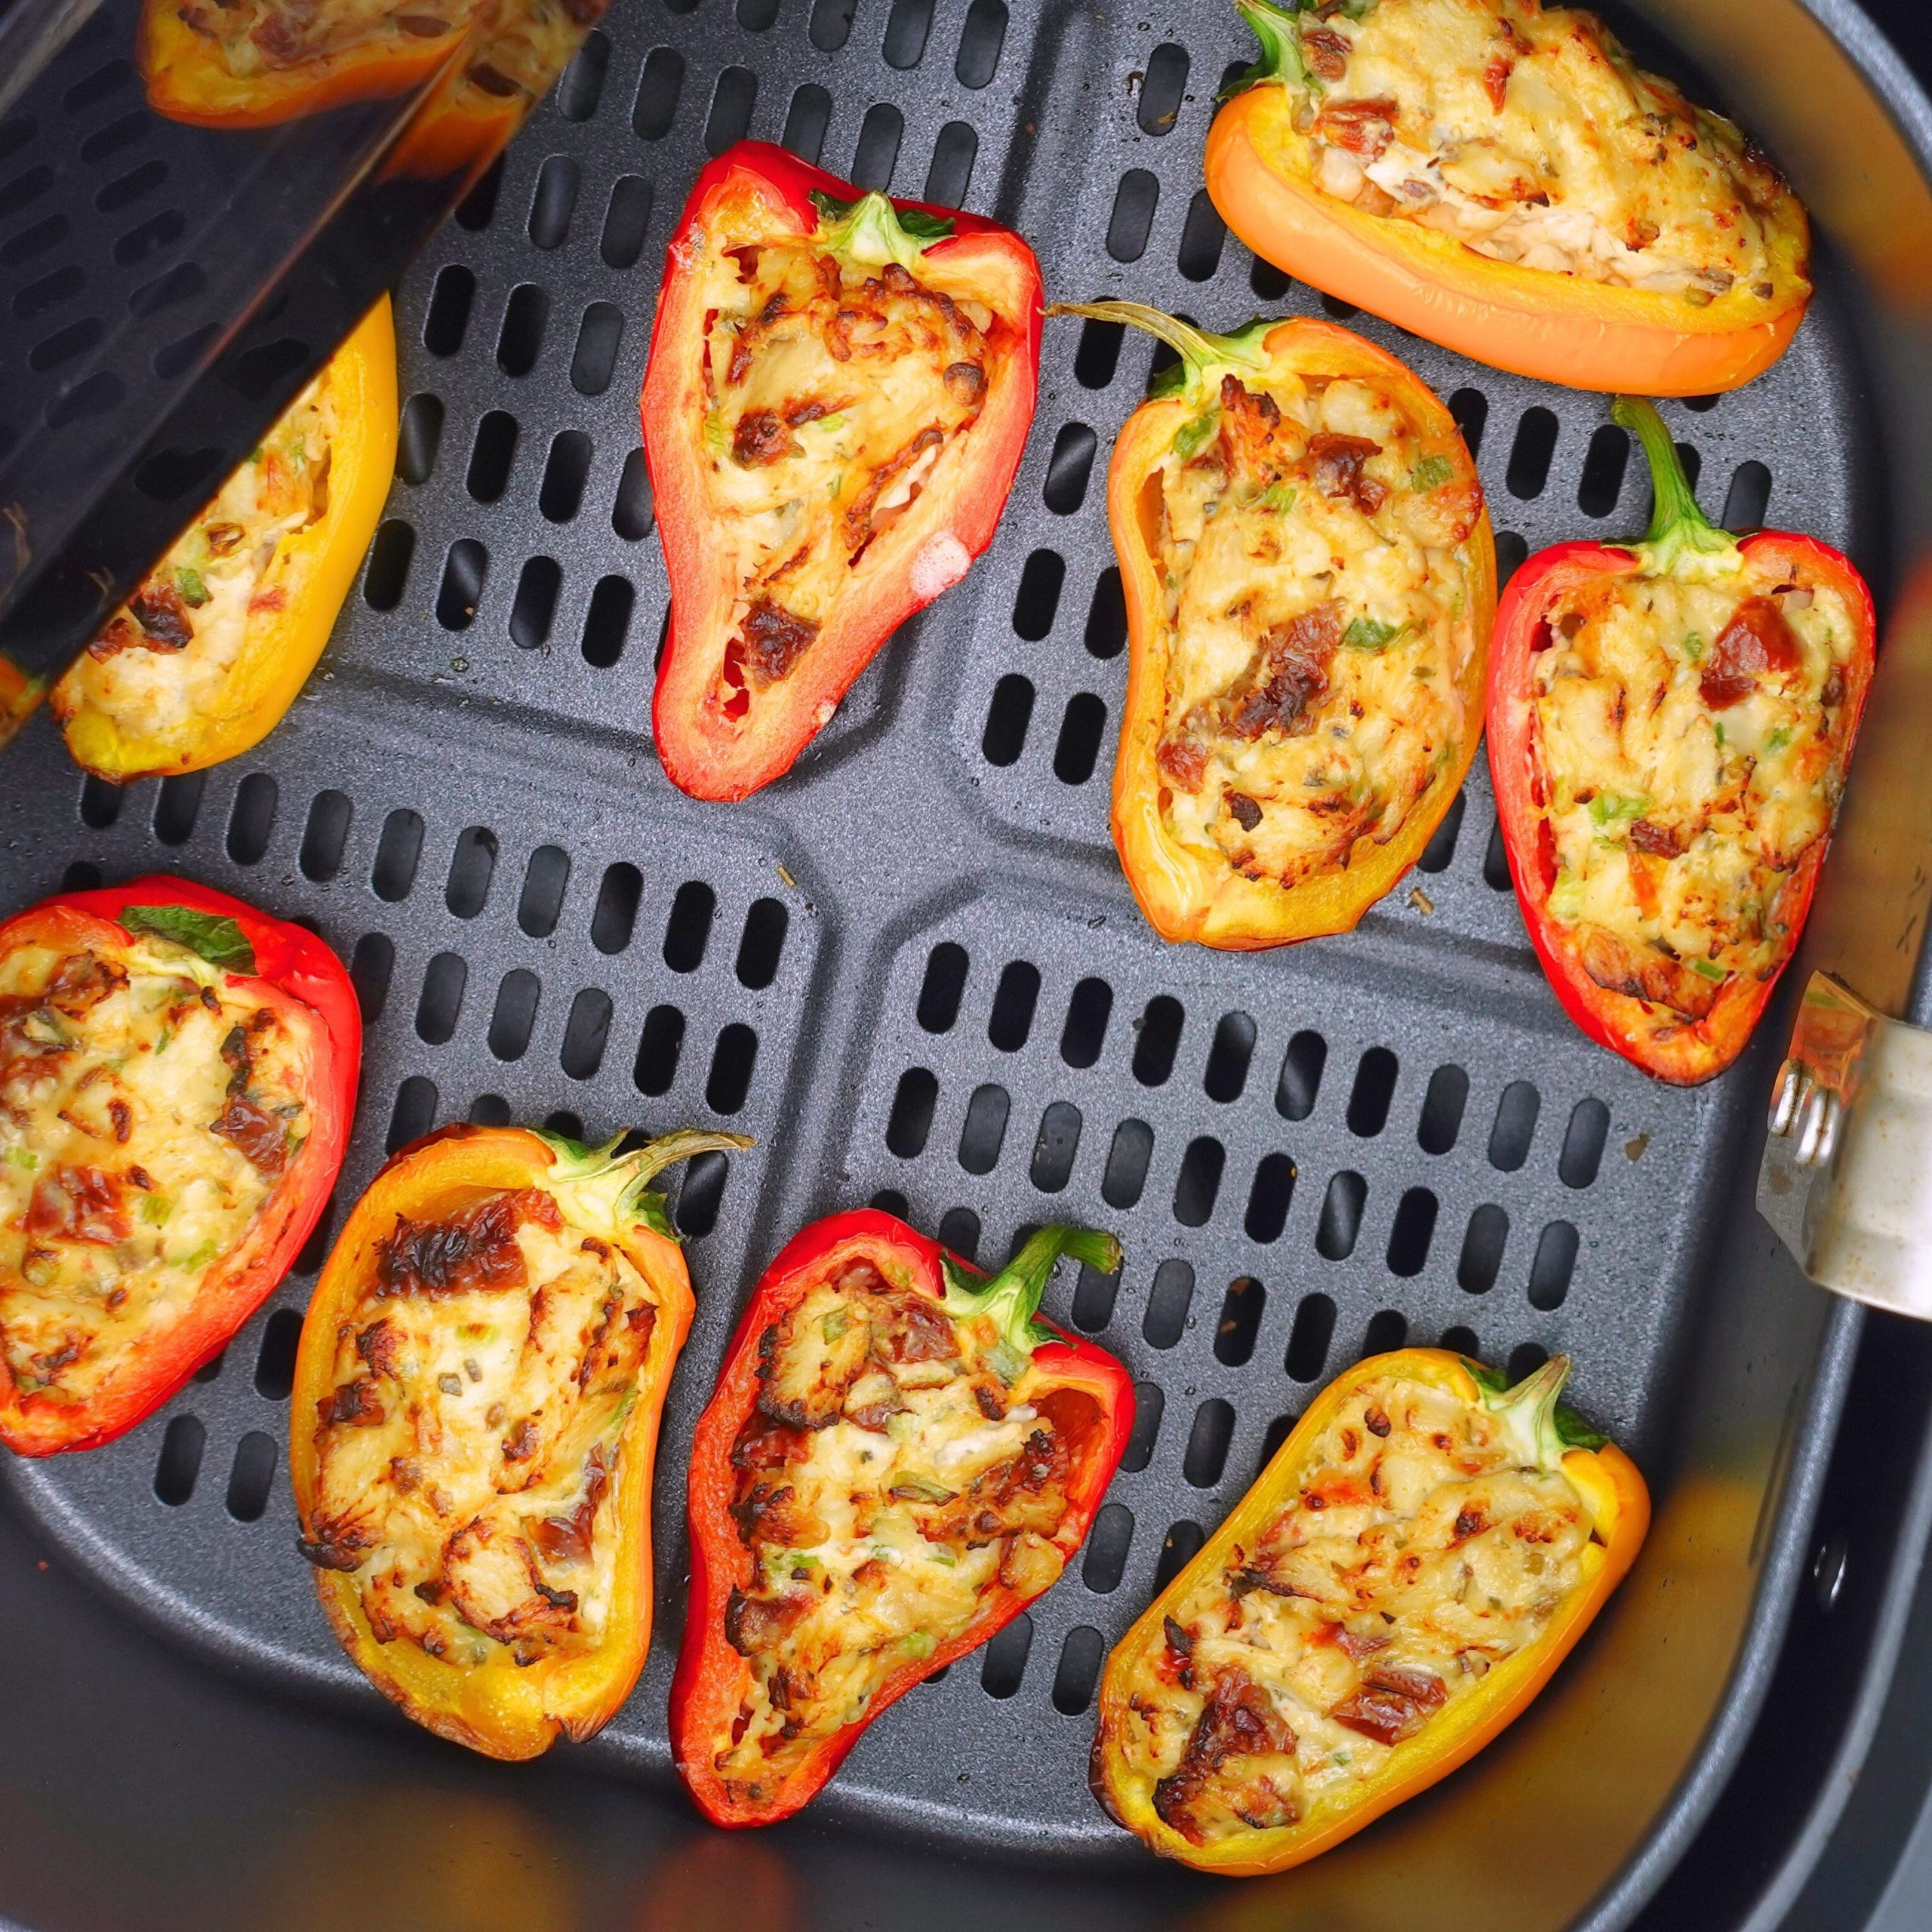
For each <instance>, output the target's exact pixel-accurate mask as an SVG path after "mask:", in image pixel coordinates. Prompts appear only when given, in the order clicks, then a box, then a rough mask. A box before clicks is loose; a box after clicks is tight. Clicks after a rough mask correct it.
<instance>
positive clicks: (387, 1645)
mask: <svg viewBox="0 0 1932 1932" xmlns="http://www.w3.org/2000/svg"><path fill="white" fill-rule="evenodd" d="M618 1145H619V1143H618V1142H617V1141H613V1142H611V1143H610V1144H609V1145H608V1146H604V1147H600V1148H595V1149H586V1148H584V1147H582V1146H579V1145H577V1143H575V1142H574V1141H570V1140H563V1139H561V1138H560V1137H558V1136H557V1135H555V1134H543V1133H538V1132H536V1131H532V1130H531V1129H528V1128H508V1127H506V1128H475V1127H453V1128H445V1130H444V1131H441V1133H438V1134H431V1135H430V1136H429V1137H428V1138H427V1139H426V1140H419V1141H417V1143H415V1144H414V1146H411V1147H408V1148H405V1149H404V1150H403V1151H402V1152H401V1153H400V1154H398V1155H396V1157H395V1158H394V1159H393V1160H392V1161H390V1162H389V1164H388V1165H387V1166H386V1168H383V1171H382V1172H381V1173H380V1174H378V1175H377V1177H376V1179H375V1180H374V1183H372V1184H371V1187H370V1189H369V1191H368V1193H366V1194H365V1195H363V1197H362V1198H361V1200H360V1201H358V1202H357V1203H356V1205H355V1211H354V1212H353V1213H352V1214H351V1215H350V1216H349V1220H348V1221H347V1223H346V1225H345V1226H344V1227H343V1231H342V1233H341V1235H340V1238H338V1239H337V1242H336V1244H335V1247H334V1251H333V1252H332V1253H331V1255H330V1257H329V1259H328V1265H327V1266H325V1268H324V1269H323V1271H322V1275H321V1280H320V1281H318V1283H317V1284H316V1287H315V1299H314V1300H313V1301H312V1302H311V1303H310V1304H309V1315H308V1319H307V1321H306V1322H305V1323H304V1324H303V1329H302V1346H301V1349H300V1352H299V1353H298V1355H297V1358H296V1367H295V1387H294V1412H293V1414H292V1415H291V1418H290V1440H289V1472H290V1474H291V1477H292V1478H293V1481H294V1490H295V1507H296V1510H297V1515H299V1516H300V1519H301V1537H300V1549H301V1551H302V1554H303V1555H304V1556H306V1558H308V1559H309V1562H310V1563H312V1564H313V1565H314V1566H315V1589H316V1592H317V1594H318V1596H319V1597H320V1598H321V1604H322V1609H323V1611H324V1613H325V1614H326V1615H327V1617H328V1620H329V1623H330V1625H331V1627H332V1628H333V1629H334V1632H335V1633H336V1635H337V1636H338V1637H339V1638H340V1639H341V1640H342V1645H343V1649H345V1650H346V1651H348V1653H349V1655H350V1657H352V1658H353V1659H354V1660H355V1662H356V1663H357V1664H358V1666H360V1667H361V1669H362V1670H363V1671H364V1672H365V1673H366V1674H367V1675H368V1678H369V1679H370V1681H371V1682H372V1683H373V1684H374V1685H375V1686H376V1687H377V1690H380V1691H381V1692H382V1693H383V1695H384V1696H385V1697H388V1698H389V1699H391V1700H392V1701H393V1702H395V1703H397V1704H398V1705H400V1706H401V1708H402V1709H404V1710H405V1712H407V1713H408V1715H410V1716H411V1717H412V1718H414V1719H415V1720H416V1721H417V1723H418V1724H423V1725H424V1726H426V1727H427V1728H428V1729H429V1730H433V1731H435V1733H436V1734H437V1735H438V1737H447V1738H448V1739H450V1740H451V1741H452V1742H453V1743H458V1744H466V1745H468V1746H469V1747H470V1748H471V1749H472V1750H475V1751H481V1752H485V1754H486V1755H488V1756H490V1757H492V1758H534V1757H535V1756H537V1755H538V1754H539V1753H540V1752H542V1751H543V1750H545V1749H547V1748H548V1747H549V1744H550V1743H551V1740H552V1739H553V1738H554V1737H555V1736H556V1734H557V1733H558V1731H559V1730H561V1731H562V1732H564V1733H565V1735H566V1736H568V1737H570V1738H571V1739H572V1740H574V1741H578V1742H581V1740H583V1739H584V1738H586V1737H589V1736H590V1735H591V1734H592V1733H593V1732H595V1731H596V1730H598V1729H599V1728H600V1727H601V1726H602V1725H603V1724H605V1722H607V1721H608V1719H609V1718H611V1715H612V1714H613V1713H614V1712H615V1711H616V1710H617V1707H618V1706H620V1704H622V1703H623V1701H624V1700H625V1698H626V1697H628V1696H629V1694H630V1690H631V1686H632V1684H635V1682H636V1681H637V1675H638V1672H639V1671H640V1670H641V1669H642V1668H643V1666H644V1657H645V1651H646V1650H647V1649H648V1647H649V1646H650V1642H651V1472H652V1466H653V1463H654V1460H655V1457H656V1453H657V1426H658V1420H659V1417H660V1415H661V1414H663V1407H664V1397H665V1394H666V1391H667V1389H669V1385H670V1380H671V1371H672V1368H673V1367H674V1366H675V1364H676V1362H677V1359H678V1351H679V1350H680V1349H681V1348H682V1347H683V1346H684V1343H685V1335H686V1334H687V1332H688V1331H689V1329H690V1327H691V1313H692V1306H693V1304H692V1300H691V1277H690V1275H689V1274H688V1272H687V1271H686V1269H685V1257H684V1254H683V1251H681V1249H680V1247H678V1238H677V1235H676V1234H675V1232H674V1231H673V1229H672V1225H671V1222H670V1219H669V1215H668V1214H667V1213H666V1208H665V1204H664V1201H663V1198H662V1197H661V1196H660V1195H657V1194H655V1193H653V1192H651V1190H650V1183H651V1180H652V1178H653V1177H654V1176H655V1175H657V1174H658V1173H660V1171H662V1170H663V1168H666V1167H667V1166H669V1164H671V1163H672V1162H673V1161H681V1160H685V1159H688V1158H690V1157H691V1155H696V1154H701V1153H704V1152H709V1151H712V1150H719V1151H722V1150H724V1149H731V1148H743V1147H746V1146H749V1145H750V1143H749V1141H747V1140H745V1139H744V1138H743V1137H742V1136H741V1135H737V1134H700V1133H696V1132H691V1133H681V1134H669V1135H666V1137H663V1139H661V1140H654V1141H651V1142H650V1143H648V1144H647V1145H645V1146H642V1147H641V1148H639V1149H638V1150H637V1151H636V1152H634V1153H631V1154H620V1153H618V1152H617V1146H618Z"/></svg>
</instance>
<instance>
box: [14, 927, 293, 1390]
mask: <svg viewBox="0 0 1932 1932" xmlns="http://www.w3.org/2000/svg"><path fill="white" fill-rule="evenodd" d="M298 1024H299V1023H298ZM311 1071H312V1041H310V1040H309V1038H306V1037H303V1036H302V1035H299V1034H298V1033H297V1032H296V1031H295V1030H294V1027H293V1026H292V1025H291V1021H290V1020H289V1019H288V1017H286V1015H285V1014H284V1013H283V1012H281V1011H277V1010H276V1009H275V1008H273V1007H272V1006H269V1005H266V1004H263V1003H262V1002H261V1001H260V1000H259V999H258V998H255V997H254V996H252V995H251V994H250V992H248V989H246V988H245V987H237V986H232V985H230V984H229V982H228V980H227V979H226V976H225V975H223V974H221V973H220V972H217V971H213V970H211V968H208V966H206V965H205V964H204V963H203V962H202V960H201V959H199V958H198V957H197V956H196V955H195V954H193V953H192V952H189V950H188V949H186V948H185V947H183V946H177V945H175V944H174V943H171V942H170V941H168V940H162V939H158V938H143V939H138V940H129V941H128V943H126V944H125V946H109V945H106V944H103V945H101V946H97V947H94V948H91V949H88V950H85V951H81V952H69V951H65V950H63V949H60V948H57V947H54V946H47V945H43V944H37V943H35V944H27V945H23V946H16V947H14V948H13V949H11V950H9V951H8V952H6V953H5V954H4V955H0V1349H4V1350H5V1360H6V1363H7V1366H8V1369H9V1370H10V1371H11V1373H12V1374H13V1376H14V1379H15V1380H16V1382H17V1384H18V1385H19V1388H20V1392H21V1393H22V1394H23V1395H39V1396H41V1397H42V1398H45V1399H48V1400H57V1401H71V1402H75V1403H79V1402H84V1401H88V1400H89V1399H91V1398H93V1397H94V1396H95V1395H98V1394H99V1393H100V1392H101V1391H102V1389H103V1387H104V1386H106V1385H107V1384H109V1383H110V1382H111V1381H112V1379H113V1378H114V1377H115V1375H116V1374H117V1373H118V1372H119V1371H122V1370H123V1369H127V1368H131V1367H138V1365H139V1364H138V1352H139V1351H140V1349H143V1347H147V1346H153V1345H154V1344H155V1343H157V1342H158V1340H160V1338H161V1337H162V1336H164V1335H165V1334H167V1333H168V1331H170V1330H171V1329H172V1328H173V1327H174V1325H175V1324H176V1323H177V1322H178V1321H180V1319H181V1318H182V1317H183V1315H186V1313H187V1312H189V1309H190V1308H191V1307H192V1306H193V1303H194V1301H195V1296H196V1294H197V1293H198V1291H199V1289H200V1287H201V1286H202V1283H203V1282H204V1281H205V1280H206V1279H207V1278H208V1275H209V1274H210V1272H211V1271H212V1270H214V1269H216V1268H217V1267H218V1266H219V1265H220V1263H221V1261H222V1260H223V1257H226V1256H227V1255H229V1254H232V1253H233V1251H235V1248H236V1247H238V1245H239V1244H240V1243H241V1242H242V1240H243V1239H244V1238H245V1236H246V1235H248V1232H249V1231H250V1229H251V1228H252V1227H253V1226H254V1223H255V1221H256V1220H257V1217H259V1215H260V1213H261V1211H262V1210H263V1207H265V1205H266V1204H267V1202H268V1201H269V1198H270V1197H271V1195H273V1193H274V1192H275V1187H276V1184H277V1183H278V1180H279V1178H280V1177H281V1174H283V1172H284V1171H285V1170H286V1168H288V1164H289V1163H290V1162H291V1161H293V1160H294V1158H295V1157H296V1155H297V1153H298V1152H300V1149H301V1146H302V1145H303V1142H304V1141H305V1140H306V1139H307V1137H308V1135H309V1131H310V1118H309V1084H310V1079H311Z"/></svg>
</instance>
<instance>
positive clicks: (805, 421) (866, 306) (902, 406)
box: [703, 242, 992, 717]
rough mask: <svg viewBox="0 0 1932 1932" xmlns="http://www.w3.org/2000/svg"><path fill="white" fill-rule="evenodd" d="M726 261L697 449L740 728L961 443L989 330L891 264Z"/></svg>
mask: <svg viewBox="0 0 1932 1932" xmlns="http://www.w3.org/2000/svg"><path fill="white" fill-rule="evenodd" d="M729 255H730V258H731V265H734V266H735V267H736V270H737V272H736V275H734V276H733V277H731V278H730V279H729V281H728V283H727V284H726V285H725V286H724V288H722V289H721V292H720V297H719V306H718V307H717V308H716V309H715V311H714V312H712V317H711V319H710V324H709V328H708V329H707V331H706V338H705V344H704V349H703V355H704V377H705V389H706V396H707V397H708V398H709V411H708V414H707V415H706V420H705V428H704V434H705V441H706V454H707V461H708V465H709V472H710V476H711V481H712V495H713V499H714V501H715V503H716V505H717V507H718V512H719V514H720V518H721V523H720V528H719V530H718V540H719V541H721V542H723V543H727V544H728V545H729V546H731V551H732V555H733V557H734V571H735V574H736V578H737V584H738V587H739V588H738V596H737V603H736V605H735V607H734V610H733V611H732V614H731V631H732V635H731V642H730V644H729V645H728V648H727V650H726V652H725V658H724V669H723V672H722V678H723V688H724V693H725V697H724V709H725V711H726V713H727V715H729V716H732V717H743V716H744V715H746V712H748V711H749V709H750V706H751V702H752V696H753V694H755V693H756V692H758V691H762V690H764V689H765V688H768V687H769V686H771V685H775V684H777V683H779V682H780V681H781V680H782V679H783V678H785V677H786V676H787V675H789V673H790V672H791V671H792V669H793V668H794V667H795V666H796V665H797V663H798V661H799V660H800V659H801V657H803V656H804V654H805V653H806V652H807V651H809V650H810V649H811V647H812V645H813V644H814V641H815V640H816V639H817V636H818V634H819V632H820V629H822V628H823V626H824V625H825V623H826V622H827V621H828V620H829V618H830V617H831V616H832V612H833V611H834V609H835V608H836V606H837V605H838V602H839V601H840V600H841V598H844V597H847V596H848V595H852V594H853V592H852V590H851V583H852V573H853V572H854V570H855V569H857V568H858V566H859V565H860V562H861V561H862V560H863V558H864V557H865V555H866V552H867V551H868V550H869V548H870V547H871V546H872V543H874V542H875V540H877V539H878V537H880V535H881V534H882V533H884V531H887V530H888V529H889V528H891V525H893V523H894V521H895V520H896V519H897V518H900V517H901V516H903V515H904V514H905V512H906V511H907V510H908V509H909V508H910V507H911V506H912V504H913V503H915V502H916V501H917V500H918V498H919V497H920V496H921V494H922V493H923V492H924V491H927V490H928V489H931V488H935V487H937V485H938V484H939V482H940V481H941V479H942V477H943V472H944V470H945V469H946V466H947V464H948V463H949V462H950V461H952V460H954V459H953V453H954V451H955V449H956V448H958V445H960V444H961V442H962V441H964V439H966V438H968V437H969V436H970V435H971V432H972V429H973V426H974V423H976V422H977V420H978V419H979V416H980V410H981V408H982V407H983V404H984V402H985V399H986V387H987V383H988V381H989V375H990V371H991V366H992V365H991V357H992V348H991V346H990V345H989V341H988V339H987V335H988V331H989V329H990V328H991V327H992V315H991V312H989V310H988V309H986V308H985V307H984V306H983V305H982V304H980V303H977V302H975V301H974V300H971V299H970V298H968V297H963V296H962V297H959V298H958V299H955V297H954V296H953V295H952V294H949V293H948V292H947V291H946V290H945V289H944V288H940V287H937V286H934V285H928V282H927V281H924V280H923V279H921V277H920V276H919V275H917V274H915V273H914V272H912V271H911V270H909V269H905V268H902V267H901V266H900V265H899V264H898V263H896V262H889V263H887V264H886V265H885V266H884V267H883V268H881V269H863V268H860V267H857V266H854V265H853V264H852V263H850V262H848V261H845V260H842V259H841V257H839V256H838V255H836V254H832V253H829V252H826V251H821V250H820V249H819V248H817V247H816V246H814V245H813V244H812V243H811V242H770V243H764V244H760V245H747V246H744V247H741V248H734V249H732V250H731V251H729Z"/></svg>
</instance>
